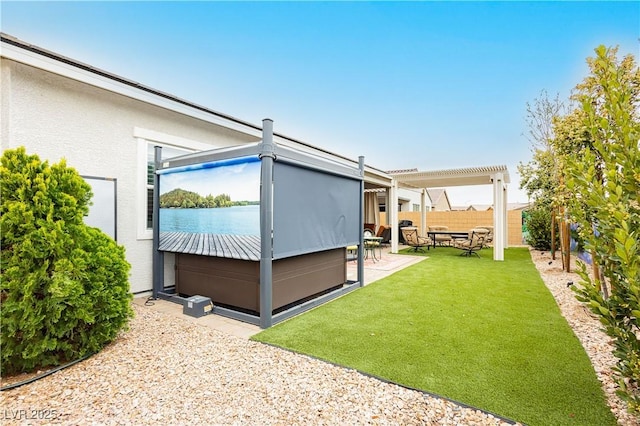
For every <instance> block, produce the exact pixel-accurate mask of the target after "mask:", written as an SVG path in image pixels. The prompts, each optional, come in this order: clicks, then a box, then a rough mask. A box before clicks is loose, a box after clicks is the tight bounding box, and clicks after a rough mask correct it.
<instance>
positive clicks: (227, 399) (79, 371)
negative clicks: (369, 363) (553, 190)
mask: <svg viewBox="0 0 640 426" xmlns="http://www.w3.org/2000/svg"><path fill="white" fill-rule="evenodd" d="M532 256H533V257H534V260H535V261H536V265H537V266H538V268H539V269H540V271H541V275H542V276H543V279H544V280H545V282H546V283H547V286H548V287H549V288H550V289H551V291H552V293H553V294H554V296H555V297H556V300H558V304H559V306H560V308H561V309H562V311H563V314H564V315H565V317H567V319H568V321H569V323H570V324H571V326H572V327H573V328H574V330H575V331H576V335H578V337H579V338H580V340H581V341H582V342H583V345H584V346H585V348H587V352H588V353H589V356H590V357H591V359H592V361H593V363H594V367H595V369H596V371H597V373H598V377H599V378H600V380H602V382H603V388H604V389H605V390H606V391H607V394H608V395H609V401H610V405H611V407H612V410H613V411H614V413H615V414H616V415H617V416H618V418H619V422H620V424H621V425H636V424H637V422H636V421H635V420H633V418H632V417H631V416H630V415H628V414H627V413H626V412H625V411H624V405H623V403H622V402H621V401H620V400H619V399H617V397H615V395H614V394H613V391H614V385H613V382H612V380H611V372H610V370H609V368H608V367H607V366H608V365H613V363H614V360H613V358H612V356H611V355H610V351H611V347H610V345H609V343H608V339H607V337H606V336H605V335H604V334H603V333H602V332H600V331H599V326H598V322H597V320H595V319H594V318H593V317H591V316H590V315H589V314H588V313H587V312H586V311H585V310H583V309H582V308H581V307H580V305H579V304H578V302H577V301H575V298H573V295H572V293H571V291H570V290H568V289H567V288H566V282H567V281H570V280H574V281H575V280H577V278H576V276H575V275H573V274H571V275H568V274H565V273H563V272H561V268H560V267H559V266H556V264H558V263H559V262H560V261H559V260H558V261H555V262H554V263H553V264H552V265H548V262H549V258H548V255H547V257H545V255H541V254H540V253H539V252H534V251H532ZM134 310H135V312H136V317H135V319H134V320H133V321H132V323H131V327H130V330H129V331H128V332H127V333H123V335H122V336H121V337H120V338H118V339H117V340H116V341H115V342H114V343H113V344H111V345H109V346H108V347H107V348H106V349H105V350H103V351H102V352H101V353H99V354H97V355H94V356H93V357H91V358H89V359H87V360H85V361H83V362H81V363H78V364H76V365H74V366H72V367H69V368H67V369H65V370H62V371H59V372H57V373H54V374H52V375H50V376H48V377H46V378H43V379H41V380H38V381H36V382H34V383H31V384H29V385H25V386H22V387H19V388H16V389H13V390H8V391H4V392H2V393H0V423H1V424H3V425H8V424H69V425H78V424H83V425H84V424H114V425H116V424H123V425H124V424H127V425H128V424H136V425H138V424H140V425H141V424H159V423H162V424H171V425H177V424H197V423H204V424H224V425H230V424H234V425H293V424H312V425H337V424H349V425H360V424H367V425H368V424H379V425H386V424H390V425H399V424H402V425H503V424H508V423H506V422H504V421H502V420H500V419H498V418H495V417H493V416H491V415H488V414H486V413H483V412H480V411H477V410H473V409H469V408H465V407H461V406H458V405H456V404H454V403H452V402H449V401H447V400H442V399H439V398H434V397H431V396H428V395H425V394H423V393H421V392H417V391H412V390H408V389H405V388H402V387H400V386H397V385H393V384H389V383H385V382H381V381H379V380H377V379H374V378H371V377H368V376H365V375H362V374H359V373H357V372H355V371H353V370H348V369H344V368H340V367H336V366H333V365H331V364H327V363H324V362H321V361H318V360H315V359H312V358H309V357H306V356H302V355H297V354H294V353H291V352H287V351H284V350H280V349H277V348H274V347H270V346H267V345H263V344H260V343H255V342H251V341H247V340H244V339H242V338H238V337H234V336H230V335H227V334H225V333H222V332H219V331H217V330H213V329H210V328H208V327H204V326H201V325H197V324H194V323H192V322H190V321H188V320H182V319H180V318H173V317H171V316H169V315H167V314H163V313H160V312H156V311H152V310H150V309H147V308H145V307H142V306H138V305H134ZM15 380H16V378H13V381H15ZM6 383H7V381H6V380H3V381H2V385H5V384H6Z"/></svg>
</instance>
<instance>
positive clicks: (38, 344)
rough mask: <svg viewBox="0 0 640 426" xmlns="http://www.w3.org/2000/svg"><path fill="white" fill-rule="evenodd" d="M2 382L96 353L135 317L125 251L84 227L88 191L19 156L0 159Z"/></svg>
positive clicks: (66, 171) (71, 174) (68, 176)
mask: <svg viewBox="0 0 640 426" xmlns="http://www.w3.org/2000/svg"><path fill="white" fill-rule="evenodd" d="M0 176H1V177H2V185H1V186H0V196H1V204H0V213H1V217H0V233H1V241H0V244H1V248H0V250H1V251H0V302H1V303H2V310H1V312H0V329H1V330H0V345H1V347H2V355H1V359H2V363H1V364H0V367H1V368H0V370H1V372H2V373H3V374H10V373H14V372H21V371H29V370H32V369H34V368H36V367H42V366H48V365H57V364H60V363H62V362H65V361H69V360H73V359H76V358H79V357H82V356H84V355H86V354H90V353H95V352H97V351H99V350H100V349H101V348H102V347H104V345H106V344H107V343H108V342H110V341H112V340H113V339H114V338H115V337H116V336H117V334H118V332H119V331H120V330H122V329H123V328H125V327H126V325H127V323H128V320H129V318H131V316H132V314H133V312H132V310H131V306H130V300H131V298H132V296H131V293H130V292H129V282H128V272H129V268H130V266H129V264H128V263H127V262H126V260H125V255H124V249H123V248H122V247H121V246H118V245H117V244H116V243H115V242H114V241H113V240H112V239H111V238H110V237H108V236H107V235H105V234H104V233H102V232H101V231H100V230H98V229H97V228H92V227H89V226H87V225H85V224H84V223H83V217H84V216H85V215H86V214H87V213H88V209H89V207H88V205H89V201H90V198H91V187H90V186H89V185H88V184H87V183H86V182H85V181H84V180H83V179H82V178H81V177H80V176H79V175H78V173H77V172H76V171H75V170H74V169H72V168H69V167H67V166H66V163H65V161H64V160H63V161H61V162H60V163H58V164H54V165H52V166H49V164H48V163H47V162H41V161H40V159H39V158H38V156H36V155H27V154H26V152H25V149H24V148H18V149H15V150H6V151H5V152H4V153H3V155H2V158H1V159H0Z"/></svg>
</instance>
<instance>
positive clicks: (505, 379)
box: [253, 247, 616, 426]
mask: <svg viewBox="0 0 640 426" xmlns="http://www.w3.org/2000/svg"><path fill="white" fill-rule="evenodd" d="M458 254H459V251H457V250H456V249H453V248H448V247H438V248H436V249H432V250H430V251H429V252H428V253H425V254H424V255H426V256H428V259H426V260H424V261H422V262H420V263H418V264H416V265H413V266H411V267H409V268H406V269H404V270H402V271H399V272H397V273H395V274H393V275H391V276H389V277H387V278H384V279H382V280H379V281H376V282H375V283H372V284H370V285H368V286H366V287H364V288H361V289H358V290H357V291H354V292H352V293H350V294H348V295H346V296H344V297H341V298H339V299H337V300H334V301H332V302H330V303H327V304H325V305H323V306H320V307H318V308H316V309H314V310H312V311H309V312H307V313H305V314H302V315H300V316H297V317H295V318H292V319H290V320H288V321H286V322H283V323H281V324H279V325H276V326H275V327H272V328H270V329H267V330H265V331H263V332H261V333H259V334H257V335H255V336H254V337H253V339H254V340H257V341H261V342H267V343H270V344H274V345H277V346H281V347H284V348H288V349H291V350H294V351H296V352H301V353H305V354H309V355H312V356H315V357H318V358H321V359H325V360H328V361H331V362H333V363H336V364H339V365H343V366H346V367H350V368H354V369H357V370H360V371H362V372H366V373H368V374H372V375H375V376H378V377H382V378H384V379H387V380H390V381H393V382H396V383H400V384H403V385H406V386H410V387H414V388H418V389H422V390H425V391H428V392H432V393H436V394H439V395H442V396H445V397H448V398H451V399H454V400H457V401H460V402H463V403H465V404H469V405H472V406H475V407H478V408H482V409H484V410H488V411H491V412H494V413H496V414H499V415H501V416H505V417H507V418H511V419H513V420H516V421H519V422H524V423H526V424H529V425H544V426H547V425H598V426H604V425H615V424H616V421H615V417H614V416H613V415H612V413H611V411H610V410H609V409H608V407H607V405H606V404H605V396H604V393H603V391H602V389H601V388H600V383H599V381H598V380H597V378H596V375H595V372H594V370H593V368H592V366H591V364H590V362H589V359H588V357H587V355H586V353H585V352H584V349H583V348H582V346H581V345H580V342H579V341H578V339H577V338H576V337H575V335H574V334H573V331H572V330H571V328H570V327H569V325H568V324H567V322H566V321H565V320H564V318H563V317H562V316H561V314H560V311H559V309H558V307H557V305H556V303H555V300H554V298H553V296H552V295H551V294H550V293H549V291H548V290H547V288H546V287H545V285H544V283H543V282H542V280H541V278H540V275H539V274H538V272H537V270H536V268H535V266H534V265H533V262H532V261H531V257H530V255H529V251H528V249H526V248H509V249H508V250H505V261H504V262H494V261H493V260H492V258H493V254H492V251H491V249H484V250H482V252H481V258H476V257H475V256H474V257H471V258H466V257H461V256H458ZM389 256H392V255H389Z"/></svg>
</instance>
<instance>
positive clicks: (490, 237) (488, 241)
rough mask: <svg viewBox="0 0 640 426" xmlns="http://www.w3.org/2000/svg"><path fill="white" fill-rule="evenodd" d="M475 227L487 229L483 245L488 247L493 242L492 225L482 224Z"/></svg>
mask: <svg viewBox="0 0 640 426" xmlns="http://www.w3.org/2000/svg"><path fill="white" fill-rule="evenodd" d="M476 228H484V229H486V230H487V231H489V232H488V233H487V235H485V237H484V247H485V248H487V247H490V246H491V244H492V243H493V226H489V225H486V226H485V225H482V226H476Z"/></svg>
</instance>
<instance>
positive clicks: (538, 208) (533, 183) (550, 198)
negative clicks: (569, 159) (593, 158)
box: [518, 91, 565, 250]
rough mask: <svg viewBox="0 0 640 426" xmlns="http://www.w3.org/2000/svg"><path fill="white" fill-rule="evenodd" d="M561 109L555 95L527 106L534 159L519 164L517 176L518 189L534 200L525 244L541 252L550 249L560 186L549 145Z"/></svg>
mask: <svg viewBox="0 0 640 426" xmlns="http://www.w3.org/2000/svg"><path fill="white" fill-rule="evenodd" d="M564 109H565V106H564V104H563V103H562V102H561V101H560V99H559V96H558V95H556V97H555V98H554V99H549V97H548V95H547V93H546V92H545V91H542V92H541V94H540V97H539V98H537V99H535V101H534V103H533V105H532V104H527V124H528V125H529V135H528V139H529V141H530V142H531V145H532V151H533V158H532V160H531V161H530V162H528V163H526V164H523V163H520V164H519V165H518V172H519V173H520V176H521V181H520V188H522V189H524V190H525V191H526V193H527V196H528V197H529V199H532V200H533V204H532V206H531V209H530V214H529V215H528V217H527V219H526V226H527V229H528V230H529V234H528V237H527V243H528V244H530V245H531V246H533V247H535V248H537V249H540V250H548V249H549V248H551V223H552V220H551V219H552V212H553V210H554V207H555V197H556V194H557V190H558V187H559V185H560V182H559V178H558V164H557V159H556V156H555V154H554V152H553V145H552V141H553V139H554V120H555V119H556V118H557V117H558V115H559V114H560V113H561V112H562V111H564Z"/></svg>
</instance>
